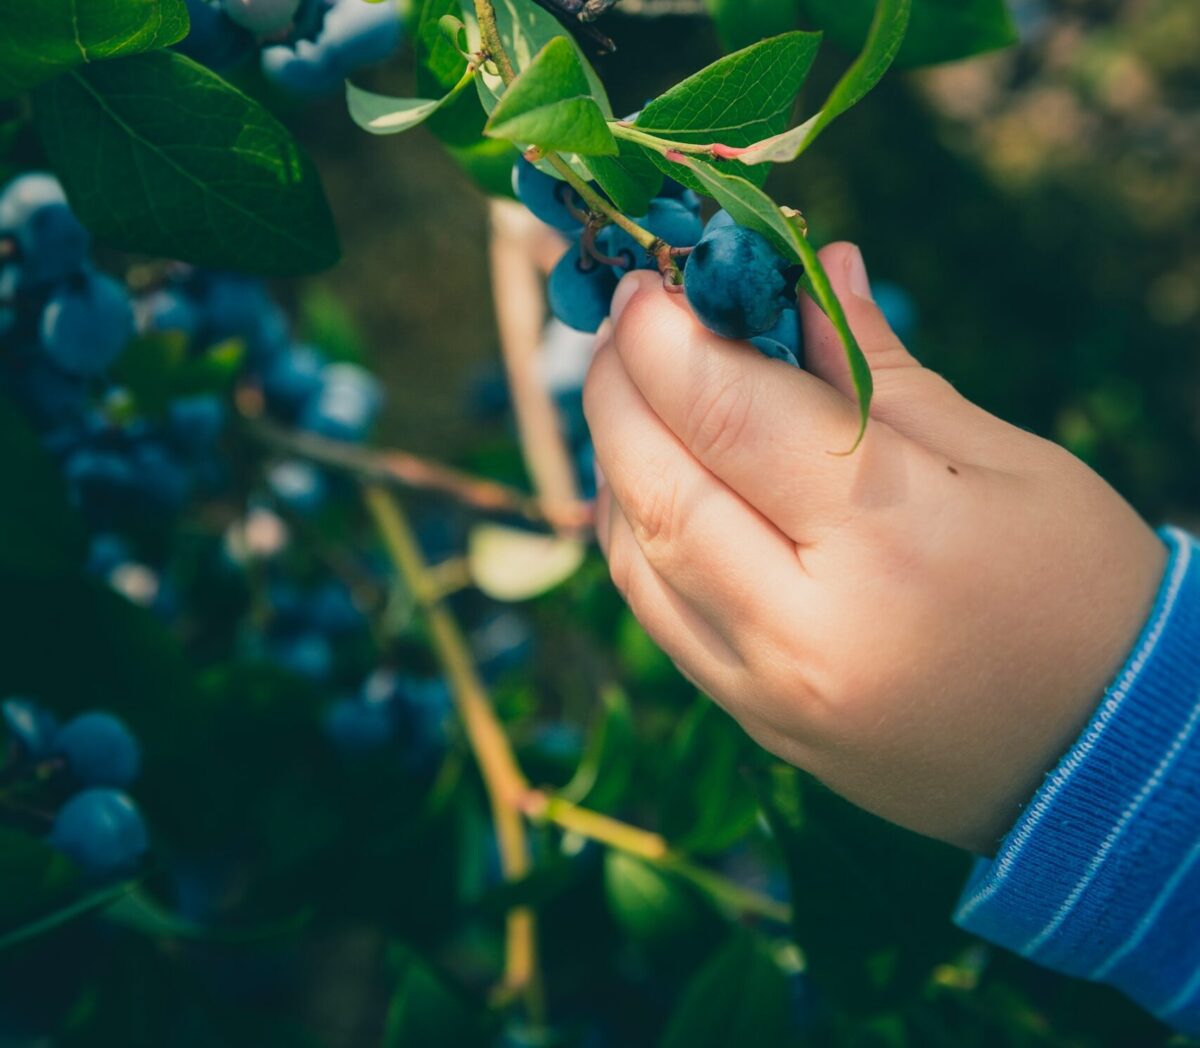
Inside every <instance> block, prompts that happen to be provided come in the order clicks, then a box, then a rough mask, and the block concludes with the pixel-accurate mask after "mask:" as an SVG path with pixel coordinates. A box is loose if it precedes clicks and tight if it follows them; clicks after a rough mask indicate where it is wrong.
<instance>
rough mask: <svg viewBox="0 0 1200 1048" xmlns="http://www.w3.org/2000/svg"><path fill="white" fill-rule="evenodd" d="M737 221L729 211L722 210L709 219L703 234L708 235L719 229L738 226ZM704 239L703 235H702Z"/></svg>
mask: <svg viewBox="0 0 1200 1048" xmlns="http://www.w3.org/2000/svg"><path fill="white" fill-rule="evenodd" d="M736 225H737V223H736V222H735V221H734V220H733V215H731V214H730V213H729V212H728V211H725V210H721V211H718V212H716V214H714V215H713V217H712V218H710V219H709V220H708V224H707V225H706V226H705V227H704V234H703V236H704V237H706V236H708V235H709V233H715V232H716V231H717V230H718V229H729V228H731V227H733V226H736ZM701 239H703V237H701Z"/></svg>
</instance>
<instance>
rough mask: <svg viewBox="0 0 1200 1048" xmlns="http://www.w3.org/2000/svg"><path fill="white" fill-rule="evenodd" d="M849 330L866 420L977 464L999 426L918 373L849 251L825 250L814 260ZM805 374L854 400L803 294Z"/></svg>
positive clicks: (830, 339)
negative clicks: (864, 373)
mask: <svg viewBox="0 0 1200 1048" xmlns="http://www.w3.org/2000/svg"><path fill="white" fill-rule="evenodd" d="M819 257H820V259H821V264H822V265H823V266H824V267H825V272H826V273H827V274H828V275H829V282H830V283H831V284H832V285H833V291H834V294H836V295H837V298H838V301H839V302H840V303H841V304H842V310H843V311H844V312H845V314H846V320H847V322H848V323H849V324H850V330H851V331H852V332H854V338H855V340H856V341H857V342H858V345H859V348H860V349H861V350H862V351H863V354H864V355H865V356H866V358H867V363H868V364H869V365H870V367H871V374H872V377H873V378H874V380H875V397H874V400H873V401H872V403H871V417H872V418H875V419H878V420H880V421H881V422H885V423H887V424H888V425H889V426H891V427H892V428H893V429H895V430H898V431H899V432H901V433H903V434H904V435H905V436H906V437H908V438H910V439H911V440H915V441H916V442H918V443H920V444H923V445H925V446H926V447H928V448H930V449H932V450H935V451H939V452H941V453H943V454H946V455H948V456H950V457H952V458H976V457H977V453H978V452H981V451H986V449H987V447H988V446H989V443H990V442H991V441H994V440H995V437H996V434H995V430H994V427H995V426H997V425H1003V424H1002V423H1000V422H999V420H998V419H995V418H994V417H993V416H991V415H989V414H987V412H985V411H983V410H982V409H981V408H978V407H976V406H975V405H974V404H972V403H971V402H970V401H968V400H966V399H965V398H964V397H962V396H961V395H960V394H959V393H958V391H957V390H955V389H954V387H953V386H951V385H950V383H949V382H947V381H946V380H945V379H943V378H942V377H941V376H940V375H938V374H936V373H935V372H932V371H930V370H928V369H927V368H924V367H922V366H921V364H920V363H919V362H918V361H917V359H916V358H915V357H914V356H913V355H912V354H911V353H909V351H908V350H907V349H906V348H905V346H904V343H903V342H901V341H900V339H899V338H898V337H897V336H896V333H895V332H894V331H892V328H891V325H889V324H888V322H887V318H886V317H885V316H884V315H883V311H882V310H881V309H880V308H879V307H878V306H877V305H876V304H875V301H874V299H872V297H871V282H870V278H869V277H868V276H867V267H866V264H865V263H864V262H863V257H862V253H861V252H860V251H859V249H858V248H857V247H856V246H855V245H854V244H848V243H837V244H830V245H828V246H827V247H825V248H822V250H821V251H820V253H819ZM800 314H801V321H802V323H803V327H804V353H805V367H806V368H807V369H808V370H809V371H810V372H812V373H813V374H814V375H816V376H817V377H818V378H820V379H822V380H824V381H825V382H827V383H829V385H831V386H833V387H834V388H835V389H836V390H838V391H839V392H840V393H842V394H843V395H844V396H846V397H848V398H849V399H850V400H855V399H856V397H857V394H856V393H855V391H854V383H853V381H852V380H851V377H850V366H849V364H848V363H847V360H846V352H845V349H844V348H843V346H842V343H841V340H840V339H839V338H838V335H837V332H836V331H835V330H834V327H833V324H832V323H831V322H830V320H829V318H828V317H826V316H825V314H824V313H822V312H821V310H820V308H819V307H818V306H817V304H816V303H815V302H813V301H812V299H811V298H809V297H808V295H802V296H801V301H800Z"/></svg>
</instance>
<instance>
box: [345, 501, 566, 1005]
mask: <svg viewBox="0 0 1200 1048" xmlns="http://www.w3.org/2000/svg"><path fill="white" fill-rule="evenodd" d="M363 499H364V501H365V503H366V506H367V510H368V511H369V512H370V514H371V516H372V518H373V519H374V521H375V525H376V527H377V528H378V529H379V534H380V536H381V538H382V539H383V543H384V546H385V548H386V549H387V552H388V556H389V557H390V558H391V560H392V563H393V564H394V565H395V567H396V570H397V572H398V573H399V574H400V576H401V577H402V578H403V579H404V581H405V583H406V584H407V586H408V587H409V590H410V591H411V593H412V595H413V598H414V599H415V600H416V602H417V605H418V606H419V607H420V608H421V609H422V611H423V612H424V613H425V618H426V622H427V624H428V626H429V632H430V635H431V638H432V641H433V647H434V650H435V651H436V653H437V656H438V659H439V660H440V661H441V663H442V667H443V669H445V671H446V676H447V677H448V678H449V679H450V685H451V690H452V692H453V695H454V702H455V705H456V707H457V708H458V714H459V717H460V718H461V719H462V723H463V727H464V729H465V731H466V734H467V740H468V742H469V743H470V746H471V751H472V752H473V753H474V754H475V760H476V761H477V762H478V764H479V770H480V773H481V775H482V776H483V782H484V786H485V787H486V789H487V794H488V800H489V801H490V803H491V808H492V821H493V823H494V825H495V827H496V843H497V847H498V849H499V851H500V865H501V868H502V869H503V871H504V876H505V879H506V880H508V881H519V880H521V879H523V878H524V877H526V876H528V874H529V873H530V872H531V870H532V868H533V863H532V858H531V856H530V850H529V838H528V836H527V834H526V829H525V822H524V820H523V819H522V817H521V812H520V809H519V803H520V800H521V798H522V797H524V796H525V795H526V794H527V793H528V792H529V783H528V780H526V778H525V775H524V773H523V772H522V771H521V769H520V767H519V766H518V764H517V760H516V757H515V756H514V755H513V751H512V746H511V745H510V744H509V741H508V737H507V736H506V735H505V733H504V728H503V726H502V725H501V724H500V720H499V718H497V716H496V711H495V710H494V709H493V707H492V702H491V698H490V696H489V695H488V692H487V687H486V686H485V685H484V683H483V681H482V680H481V679H480V676H479V671H478V670H477V669H476V668H475V660H474V658H473V657H472V655H471V649H470V646H469V645H468V644H467V640H466V637H464V636H463V632H462V629H461V628H460V627H459V625H458V620H457V619H455V617H454V616H453V615H452V614H451V613H450V611H449V609H448V608H447V607H446V605H445V603H443V600H442V598H441V597H440V596H439V594H438V593H437V590H436V588H435V585H434V583H433V582H432V580H431V578H430V573H429V566H428V565H427V564H426V563H425V557H424V554H423V553H422V552H421V547H420V546H419V545H418V543H417V539H416V536H415V534H414V533H413V530H412V526H411V525H410V524H409V521H408V517H407V515H406V514H405V512H404V508H403V507H402V506H401V504H400V502H399V500H398V499H397V498H396V497H395V495H393V494H392V492H390V491H387V490H386V489H385V488H382V487H380V486H378V485H368V486H367V487H366V488H364V489H363ZM507 932H508V934H507V946H506V951H505V964H504V981H503V984H502V985H503V990H504V991H507V992H514V993H519V994H520V995H521V996H522V997H523V998H524V1000H525V1005H526V1008H527V1010H528V1012H529V1017H530V1019H531V1021H532V1022H533V1023H534V1024H535V1025H541V1023H542V1021H543V1013H544V1011H545V1004H544V1000H543V993H542V980H541V973H540V971H539V965H538V948H537V921H536V918H535V916H534V913H533V910H532V909H530V908H529V907H528V906H518V907H514V908H513V909H511V910H510V911H509V913H508V918H507Z"/></svg>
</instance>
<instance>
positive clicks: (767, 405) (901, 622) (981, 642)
mask: <svg viewBox="0 0 1200 1048" xmlns="http://www.w3.org/2000/svg"><path fill="white" fill-rule="evenodd" d="M821 257H822V259H823V261H824V263H825V266H826V268H827V269H828V271H829V274H830V277H831V279H832V281H833V284H834V288H835V289H836V291H837V294H838V297H839V298H840V300H841V302H842V304H843V306H844V307H845V310H846V314H847V316H848V317H849V320H850V325H851V327H852V328H853V329H854V332H855V335H856V336H857V338H858V341H859V343H860V344H861V346H862V348H863V351H864V352H865V353H866V354H867V357H868V358H869V360H870V362H871V367H872V370H873V371H874V375H875V385H876V397H875V402H874V406H873V408H872V411H871V414H872V421H871V424H870V427H869V428H868V431H867V436H866V439H865V441H864V442H863V444H862V446H861V447H860V448H859V450H858V451H857V452H856V453H854V454H853V455H849V456H847V455H839V454H837V453H838V452H844V451H846V450H847V449H848V448H849V447H850V446H851V444H852V443H853V441H854V435H855V432H856V429H857V408H856V406H855V403H854V399H853V390H852V387H851V385H850V382H849V378H848V374H847V370H846V365H845V363H844V359H843V356H842V350H841V348H840V346H839V344H838V342H837V339H836V336H835V335H834V332H833V329H832V327H831V326H830V324H829V322H828V321H827V320H826V319H825V318H824V317H823V316H822V315H821V314H820V313H819V311H818V310H817V308H816V307H815V306H814V305H813V303H811V302H809V301H807V300H805V302H804V303H803V321H804V333H805V340H806V347H807V354H808V361H807V366H808V369H809V370H808V372H800V371H796V370H795V369H793V368H789V367H788V366H787V365H784V364H780V363H777V362H775V361H771V360H768V359H766V358H765V357H762V356H761V355H760V354H759V353H758V352H757V351H756V350H754V349H753V348H751V347H750V346H748V345H746V344H742V343H736V342H727V341H724V340H722V339H720V338H718V337H716V336H715V335H712V334H711V333H709V332H708V331H707V330H706V329H705V328H704V327H702V326H701V325H700V324H699V323H698V322H697V321H696V320H695V319H694V318H693V316H692V315H691V313H690V312H689V310H688V307H687V304H686V302H685V300H684V299H683V298H682V296H672V295H669V294H667V293H666V292H665V291H663V290H662V287H661V280H660V278H659V277H658V275H657V274H653V273H640V274H634V275H632V276H629V277H627V278H626V279H625V281H624V283H623V284H622V285H621V288H620V289H619V290H618V292H617V295H616V298H615V300H614V303H613V323H612V324H606V325H605V327H604V328H603V329H602V330H601V332H600V334H599V336H598V348H597V353H596V359H595V363H594V364H593V366H592V370H591V374H590V375H589V377H588V383H587V389H586V391H585V403H586V410H587V417H588V420H589V422H590V424H591V429H592V434H593V438H594V440H595V445H596V455H597V460H598V463H599V467H600V471H601V472H602V474H603V477H604V479H605V484H604V486H603V487H602V490H601V495H600V501H599V505H598V514H599V522H598V531H599V535H600V542H601V545H602V547H603V549H604V551H605V554H606V555H607V557H608V559H609V562H610V565H611V569H612V575H613V579H614V580H615V582H616V584H617V586H618V588H619V589H620V590H621V592H622V593H623V594H624V596H625V598H626V599H627V600H628V602H629V604H630V606H631V607H632V608H633V610H634V612H635V613H636V615H637V617H638V618H639V619H640V620H641V622H642V623H643V625H644V626H645V627H646V629H647V630H648V631H649V632H650V633H651V635H652V636H653V637H654V638H655V639H656V640H657V641H658V643H659V644H660V645H662V647H663V649H664V650H665V651H666V652H667V653H668V654H669V655H670V656H671V657H672V658H673V659H674V660H675V662H676V663H677V664H678V665H679V667H680V669H681V670H682V671H683V672H684V673H685V674H687V675H688V676H689V677H690V678H691V679H692V680H694V681H695V682H696V683H697V684H698V685H699V686H700V687H701V688H702V689H703V690H704V691H705V692H707V693H708V694H709V695H711V696H712V697H713V698H714V699H716V700H717V701H718V702H719V703H721V704H722V705H723V706H724V707H725V708H726V709H727V710H728V711H729V712H730V713H732V714H733V715H734V716H735V717H736V718H737V719H738V720H739V721H740V722H741V723H742V725H743V726H744V727H745V728H746V730H747V731H748V732H750V734H751V735H753V736H754V737H755V738H756V739H758V741H759V742H761V743H762V744H763V745H764V746H765V747H767V748H768V749H770V750H772V751H773V752H775V753H777V754H779V755H780V756H781V757H783V758H785V759H787V760H788V761H791V762H793V763H795V764H797V765H800V766H801V767H803V768H806V769H807V770H809V771H811V772H812V773H813V774H815V775H817V776H818V777H819V778H821V779H822V780H824V781H825V782H826V783H828V784H829V785H830V786H831V787H833V788H834V789H836V790H837V791H839V792H840V793H843V794H845V795H846V796H847V797H848V798H850V799H851V800H853V801H855V802H857V803H858V804H860V805H862V806H863V807H865V808H868V809H870V810H872V811H875V812H877V813H878V814H880V815H883V816H885V817H887V818H889V819H891V820H893V821H895V822H898V823H901V824H902V825H905V826H908V827H911V828H912V829H915V830H918V831H920V832H922V833H926V834H929V835H932V836H935V837H940V838H943V839H945V840H948V841H952V842H953V843H955V844H959V845H961V846H963V847H966V848H971V849H973V850H977V851H981V852H989V851H991V850H993V849H994V848H995V846H996V844H997V843H998V841H999V839H1000V838H1001V837H1002V836H1003V834H1004V833H1005V831H1006V830H1007V829H1008V828H1009V827H1010V826H1011V825H1012V823H1013V821H1014V820H1015V818H1016V815H1017V812H1018V809H1019V808H1020V806H1021V805H1022V804H1023V803H1024V802H1025V801H1027V800H1028V799H1029V798H1030V797H1031V796H1032V794H1033V793H1034V791H1035V790H1036V788H1037V786H1038V784H1039V783H1040V781H1041V778H1042V776H1043V775H1044V774H1045V773H1046V772H1047V771H1049V770H1050V768H1051V767H1052V766H1053V765H1054V763H1055V762H1056V760H1057V759H1058V757H1059V756H1061V754H1062V753H1063V752H1064V751H1065V750H1066V749H1067V747H1068V746H1069V745H1070V743H1071V742H1072V741H1073V740H1074V739H1075V737H1076V736H1077V735H1078V734H1079V732H1080V731H1081V730H1082V728H1083V726H1084V724H1085V723H1086V722H1087V720H1088V718H1089V717H1090V715H1091V713H1092V712H1093V710H1094V708H1095V706H1096V704H1097V702H1098V701H1099V699H1100V696H1101V695H1102V693H1103V691H1104V689H1105V687H1106V686H1107V685H1108V684H1109V682H1110V681H1111V680H1112V678H1113V677H1114V676H1115V675H1116V673H1117V671H1118V670H1119V668H1120V666H1121V663H1122V662H1123V661H1124V659H1125V658H1126V656H1127V653H1128V652H1129V650H1130V648H1131V647H1132V646H1133V643H1134V640H1135V639H1136V636H1137V633H1138V631H1139V628H1140V627H1141V625H1142V624H1143V622H1144V621H1145V620H1146V618H1147V616H1148V614H1149V611H1150V606H1151V603H1152V601H1153V598H1154V594H1155V591H1156V589H1157V587H1158V584H1159V582H1160V577H1161V574H1162V571H1163V566H1164V563H1165V560H1166V553H1165V550H1164V548H1163V546H1162V544H1161V543H1160V542H1159V540H1158V539H1157V537H1156V536H1155V535H1154V533H1153V532H1152V531H1151V530H1150V529H1149V528H1148V527H1147V526H1146V525H1145V524H1144V523H1143V522H1142V521H1141V520H1140V519H1139V518H1138V517H1137V515H1136V514H1135V513H1134V512H1133V510H1132V509H1131V508H1130V507H1129V506H1128V505H1127V504H1126V503H1125V502H1124V501H1123V500H1122V499H1121V498H1120V497H1119V496H1118V495H1117V494H1116V493H1115V492H1114V491H1112V489H1110V488H1109V487H1108V486H1107V485H1106V484H1105V483H1104V482H1103V481H1102V480H1101V479H1100V478H1099V477H1098V476H1096V474H1094V473H1093V472H1092V471H1091V470H1090V469H1088V468H1087V467H1086V466H1084V465H1083V464H1082V463H1081V462H1079V461H1078V460H1076V459H1075V458H1073V457H1072V456H1071V455H1069V454H1068V453H1067V452H1065V451H1063V450H1062V449H1060V448H1058V447H1056V446H1055V445H1053V444H1050V443H1048V442H1047V441H1044V440H1041V439H1039V438H1038V437H1035V436H1032V435H1030V434H1029V433H1025V432H1023V431H1021V430H1018V429H1015V428H1014V427H1012V426H1010V425H1008V424H1007V423H1004V422H1002V421H1000V420H999V419H997V418H995V417H993V416H991V415H989V414H987V413H986V412H984V411H983V410H981V409H980V408H977V407H975V406H974V405H973V404H970V403H968V402H967V401H966V400H964V399H963V398H962V397H961V396H959V395H958V393H956V392H955V391H954V389H953V388H952V387H951V386H950V385H949V384H948V383H947V382H946V381H945V380H944V379H942V378H940V377H939V376H937V375H935V374H933V373H932V372H930V371H927V370H925V369H924V368H922V367H921V366H920V364H918V363H917V362H916V361H915V360H914V359H913V358H912V357H911V356H909V354H908V352H907V351H906V350H905V348H904V347H903V346H902V345H901V344H900V342H899V340H898V339H897V338H896V337H895V335H893V334H892V332H891V330H890V329H889V327H888V325H887V322H886V321H885V320H884V318H883V316H882V314H881V313H880V312H879V310H878V309H877V308H876V306H875V305H874V303H873V302H872V301H871V299H870V297H869V294H870V292H869V284H868V281H867V274H866V271H865V269H864V267H863V264H862V259H861V256H860V255H859V253H858V250H857V249H856V248H855V247H853V246H852V245H850V244H835V245H832V246H830V247H828V248H826V249H825V250H824V251H823V252H822V253H821ZM980 322H981V323H986V322H987V321H986V318H981V320H980Z"/></svg>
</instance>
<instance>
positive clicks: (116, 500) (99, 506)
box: [63, 445, 136, 525]
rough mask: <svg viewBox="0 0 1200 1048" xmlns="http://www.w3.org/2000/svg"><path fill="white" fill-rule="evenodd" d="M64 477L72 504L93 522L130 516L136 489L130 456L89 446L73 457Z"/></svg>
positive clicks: (68, 462)
mask: <svg viewBox="0 0 1200 1048" xmlns="http://www.w3.org/2000/svg"><path fill="white" fill-rule="evenodd" d="M63 477H64V479H65V480H66V482H67V490H68V491H69V492H70V495H71V499H72V501H73V502H74V503H75V505H76V506H78V507H79V508H80V509H81V510H82V511H83V513H84V515H85V516H86V517H88V519H89V520H91V521H93V522H94V523H97V524H101V525H103V524H107V523H111V522H113V521H118V520H122V519H124V518H126V517H127V516H128V514H129V505H130V500H131V498H132V496H133V495H134V493H135V490H136V478H135V476H134V472H133V467H132V465H131V464H130V461H129V457H128V455H125V454H124V453H122V452H121V451H118V450H116V449H113V448H93V447H88V446H86V445H85V446H83V447H80V448H78V449H76V450H75V451H74V452H72V453H71V454H70V455H69V457H68V458H67V461H66V464H65V465H64V466H63Z"/></svg>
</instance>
